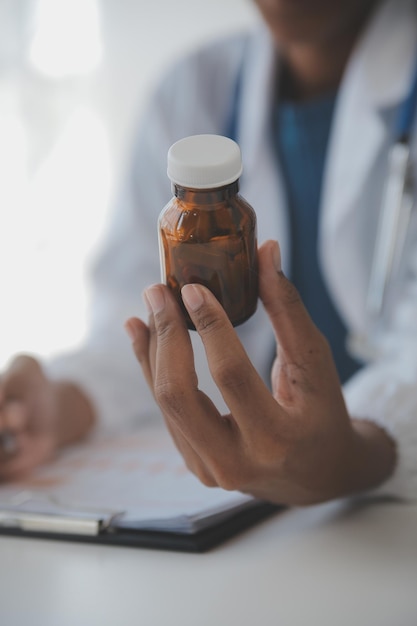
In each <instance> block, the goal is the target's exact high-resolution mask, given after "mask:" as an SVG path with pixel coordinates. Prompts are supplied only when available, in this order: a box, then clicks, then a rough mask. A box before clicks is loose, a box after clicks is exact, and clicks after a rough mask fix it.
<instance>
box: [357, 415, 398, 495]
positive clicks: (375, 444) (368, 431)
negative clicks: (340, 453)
mask: <svg viewBox="0 0 417 626" xmlns="http://www.w3.org/2000/svg"><path fill="white" fill-rule="evenodd" d="M351 424H352V449H351V453H350V460H349V471H348V473H347V481H348V482H347V489H346V491H347V493H357V492H361V491H367V490H370V489H374V488H376V487H378V486H379V485H381V484H382V483H383V482H385V480H387V479H388V478H389V477H390V476H391V474H392V473H393V471H394V469H395V465H396V462H397V449H396V443H395V441H394V440H393V439H392V438H391V437H390V436H389V435H388V433H387V432H386V431H385V430H384V429H383V428H381V427H380V426H378V425H377V424H375V423H374V422H372V421H370V420H365V419H352V420H351Z"/></svg>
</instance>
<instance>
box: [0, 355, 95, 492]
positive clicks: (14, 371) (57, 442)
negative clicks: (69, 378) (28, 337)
mask: <svg viewBox="0 0 417 626" xmlns="http://www.w3.org/2000/svg"><path fill="white" fill-rule="evenodd" d="M92 423H93V412H92V408H91V407H90V405H89V403H88V401H87V399H86V398H85V396H83V394H82V393H81V392H80V391H79V390H78V389H77V388H76V387H75V386H74V385H71V384H69V383H64V382H55V381H51V380H49V379H48V377H47V376H46V375H45V374H44V372H43V370H42V368H41V366H40V364H39V363H38V362H37V361H36V360H35V359H34V358H32V357H30V356H26V355H19V356H17V357H15V358H14V359H13V360H12V362H11V364H10V366H9V367H8V369H7V370H6V371H5V372H4V373H3V374H2V375H1V376H0V480H12V479H15V478H18V477H20V476H21V475H23V474H26V473H28V472H29V471H30V470H32V469H33V468H34V467H36V466H37V465H40V464H41V463H44V462H45V461H47V460H48V459H50V458H51V457H52V455H53V454H54V452H55V451H56V450H57V448H58V447H60V446H62V445H65V444H66V443H71V442H72V441H76V440H77V439H79V438H80V437H82V436H83V435H84V434H86V433H87V432H88V430H89V429H90V427H91V425H92Z"/></svg>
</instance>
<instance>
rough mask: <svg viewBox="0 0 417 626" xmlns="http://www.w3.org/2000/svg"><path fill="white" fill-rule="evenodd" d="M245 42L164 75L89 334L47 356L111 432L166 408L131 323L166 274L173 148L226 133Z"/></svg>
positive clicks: (103, 258) (113, 225) (102, 266)
mask: <svg viewBox="0 0 417 626" xmlns="http://www.w3.org/2000/svg"><path fill="white" fill-rule="evenodd" d="M224 46H226V47H227V50H226V49H225V48H224ZM241 49H242V43H240V40H239V39H237V40H236V42H234V41H233V40H231V41H229V40H224V43H222V42H219V43H218V44H215V43H213V44H210V46H209V48H208V49H205V50H204V49H202V50H199V51H196V52H195V53H194V54H190V55H188V57H187V58H185V59H183V60H179V61H177V62H175V64H174V65H173V66H171V67H169V68H168V70H167V72H166V73H165V74H164V75H163V76H162V77H161V80H160V81H159V83H158V85H157V87H156V89H155V90H154V92H153V94H152V95H151V97H150V98H149V102H148V105H147V106H146V107H145V114H144V115H143V116H142V120H141V123H140V126H139V132H138V133H137V135H135V138H134V141H133V142H132V146H133V150H132V158H131V160H130V166H129V171H128V175H127V177H126V180H125V183H124V185H123V186H122V189H121V192H120V193H119V194H118V200H117V202H116V206H115V211H114V214H113V218H112V219H111V221H110V224H109V229H108V234H107V237H105V240H104V245H103V247H102V251H101V253H100V254H99V255H98V258H97V261H96V262H95V264H94V266H93V268H92V272H91V293H92V297H91V303H92V305H91V316H90V322H89V329H90V330H89V332H88V336H87V339H86V341H85V342H84V343H83V345H82V346H80V347H79V348H78V349H75V350H74V351H73V352H72V353H67V354H63V355H61V356H57V357H56V358H54V359H52V360H51V361H49V362H45V363H44V366H45V369H46V370H47V372H48V373H49V375H50V376H51V377H52V378H54V379H67V380H70V381H72V382H75V383H76V384H77V385H78V386H79V387H80V388H82V389H83V390H84V391H85V392H86V394H87V396H88V397H89V398H90V399H91V401H92V402H93V405H94V406H95V409H96V412H97V414H98V417H99V420H98V422H99V427H100V428H101V429H104V430H105V431H114V430H117V431H120V429H123V428H126V427H127V428H130V427H131V426H134V425H136V424H138V423H140V422H142V421H143V420H146V419H147V418H148V417H149V416H155V414H158V415H159V411H158V410H157V408H156V404H155V403H154V400H153V397H152V395H151V393H150V392H149V390H148V388H147V385H146V384H145V381H144V378H143V376H142V373H141V370H140V366H139V365H138V363H137V362H136V360H135V357H134V355H133V351H132V348H131V344H130V341H129V339H128V337H127V335H126V332H125V330H124V328H123V324H124V322H125V321H126V319H128V318H129V317H130V316H139V317H141V318H142V319H145V320H146V319H147V313H146V310H145V307H144V305H143V301H142V296H141V293H142V291H143V290H144V289H145V288H146V286H148V285H149V284H152V283H155V282H159V281H160V267H159V251H158V239H157V220H158V215H159V213H160V211H161V210H162V209H163V207H164V205H165V204H166V203H167V202H168V200H169V198H170V197H171V195H172V194H171V187H170V181H169V180H168V178H167V174H166V160H167V152H168V149H169V147H170V145H171V144H172V143H173V142H175V141H177V140H178V139H180V138H181V137H184V136H186V135H191V134H196V133H202V132H206V133H216V132H217V133H218V132H220V133H221V132H222V130H223V129H224V125H225V123H226V119H227V116H228V114H229V106H230V101H231V95H230V90H231V89H232V88H233V81H232V80H231V79H230V74H232V75H233V72H235V71H236V70H235V67H236V66H237V63H238V60H239V57H240V55H241ZM219 61H221V62H219Z"/></svg>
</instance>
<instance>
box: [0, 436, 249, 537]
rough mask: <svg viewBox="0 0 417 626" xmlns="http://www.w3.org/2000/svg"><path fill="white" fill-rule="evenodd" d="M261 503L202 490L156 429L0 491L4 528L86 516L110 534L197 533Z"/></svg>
mask: <svg viewBox="0 0 417 626" xmlns="http://www.w3.org/2000/svg"><path fill="white" fill-rule="evenodd" d="M256 502H257V501H256V500H254V499H253V498H251V497H250V496H246V495H243V494H240V493H237V492H228V491H225V490H222V489H220V488H214V489H213V488H208V487H205V486H204V485H202V484H201V483H200V482H199V481H198V479H197V478H195V477H194V476H193V475H192V474H191V473H190V472H189V471H188V470H187V468H186V467H185V465H184V461H183V459H182V457H181V456H180V454H179V453H178V452H177V450H176V448H175V446H174V444H173V443H172V440H171V439H170V437H169V434H168V433H167V432H166V430H165V429H163V428H161V427H157V428H147V429H144V430H139V431H137V432H135V433H130V434H124V435H122V436H119V437H117V438H114V437H112V438H107V439H105V438H101V439H96V440H94V441H90V442H87V443H84V444H82V445H77V446H74V447H73V448H70V449H67V450H66V451H64V452H63V453H62V454H61V455H60V456H59V458H57V459H56V460H55V461H54V462H52V463H50V464H48V465H46V466H44V467H43V468H40V469H39V470H37V471H36V472H35V473H34V474H33V475H31V477H30V478H28V479H27V480H25V481H22V482H19V483H14V484H11V485H4V486H1V487H0V525H2V519H3V525H4V524H5V523H7V519H8V520H9V523H12V519H11V517H10V512H11V511H14V512H15V513H16V512H17V513H19V514H27V515H29V516H30V515H32V516H33V515H35V514H36V515H45V516H49V517H52V519H53V517H54V516H55V520H56V521H58V519H59V518H60V519H62V520H64V524H65V520H66V519H71V518H77V519H80V523H81V522H82V520H83V516H84V517H87V518H89V517H90V518H92V519H93V518H95V519H96V520H99V521H100V523H101V524H106V525H107V526H109V527H110V528H111V527H113V528H130V529H143V530H157V531H158V530H160V531H170V532H177V533H178V532H180V533H192V532H195V531H196V530H200V529H201V528H204V527H206V526H208V525H210V524H213V523H215V522H216V521H218V520H221V519H222V518H224V517H225V516H227V515H230V514H231V513H235V512H237V511H239V510H241V509H242V508H246V507H250V506H251V505H253V504H254V503H256ZM7 514H9V518H7ZM2 515H3V518H2ZM5 520H6V522H5ZM32 521H33V520H32ZM35 521H36V520H35ZM96 531H97V532H99V527H97V528H96Z"/></svg>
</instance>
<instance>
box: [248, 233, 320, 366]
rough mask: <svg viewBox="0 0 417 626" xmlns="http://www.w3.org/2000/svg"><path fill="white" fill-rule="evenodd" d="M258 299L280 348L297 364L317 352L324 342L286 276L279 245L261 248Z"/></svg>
mask: <svg viewBox="0 0 417 626" xmlns="http://www.w3.org/2000/svg"><path fill="white" fill-rule="evenodd" d="M259 295H260V298H261V300H262V303H263V305H264V307H265V310H266V312H267V313H268V316H269V318H270V320H271V323H272V327H273V329H274V333H275V338H276V341H277V344H278V345H279V346H280V348H281V349H283V350H284V351H285V353H286V354H287V357H288V356H290V355H294V357H295V361H298V360H299V358H300V356H301V355H303V354H306V353H310V354H312V351H313V352H315V345H316V344H317V342H323V341H324V338H323V336H322V334H321V333H320V331H319V330H318V328H317V327H316V326H315V324H314V323H313V321H312V319H311V317H310V316H309V314H308V313H307V310H306V308H305V306H304V304H303V302H302V300H301V298H300V295H299V293H298V291H297V289H296V288H295V286H294V285H293V284H292V283H291V282H290V281H289V280H288V279H287V278H286V277H285V276H284V274H283V272H282V269H281V254H280V249H279V246H278V243H277V242H276V241H271V240H269V241H266V242H265V243H264V244H263V245H262V246H261V247H260V248H259Z"/></svg>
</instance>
